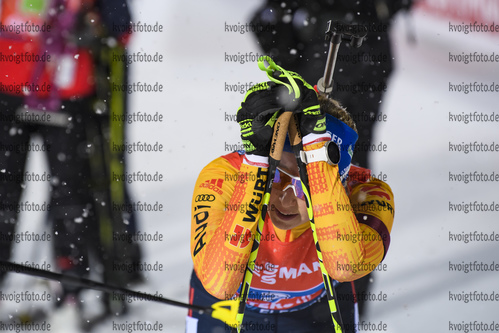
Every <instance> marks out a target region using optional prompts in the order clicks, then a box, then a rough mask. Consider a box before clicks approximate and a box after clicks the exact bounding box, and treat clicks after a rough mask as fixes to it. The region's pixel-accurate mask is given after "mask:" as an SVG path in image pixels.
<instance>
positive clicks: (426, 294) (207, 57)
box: [0, 0, 499, 333]
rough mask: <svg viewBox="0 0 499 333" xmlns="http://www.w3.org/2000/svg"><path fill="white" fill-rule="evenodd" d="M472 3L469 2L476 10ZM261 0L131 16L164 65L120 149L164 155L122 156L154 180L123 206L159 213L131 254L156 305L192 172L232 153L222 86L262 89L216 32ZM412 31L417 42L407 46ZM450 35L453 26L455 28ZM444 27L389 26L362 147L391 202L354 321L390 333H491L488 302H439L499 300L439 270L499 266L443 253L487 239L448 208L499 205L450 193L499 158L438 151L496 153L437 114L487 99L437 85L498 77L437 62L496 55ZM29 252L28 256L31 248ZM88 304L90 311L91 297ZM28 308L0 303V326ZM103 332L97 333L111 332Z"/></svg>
mask: <svg viewBox="0 0 499 333" xmlns="http://www.w3.org/2000/svg"><path fill="white" fill-rule="evenodd" d="M475 1H476V0H475ZM260 3H261V1H254V2H250V1H241V0H238V1H222V0H215V1H213V0H212V1H209V2H208V1H206V2H201V1H194V0H183V1H173V0H169V1H153V0H141V1H134V3H133V14H134V15H133V17H134V21H136V22H138V21H141V22H147V23H148V24H155V23H156V22H159V24H162V25H163V27H164V32H163V33H137V34H136V35H134V36H133V38H132V41H131V46H130V52H137V51H142V52H148V53H155V52H159V53H161V54H163V55H164V57H165V61H164V62H163V63H152V64H151V63H137V64H134V65H133V67H132V70H131V74H132V76H131V82H137V81H141V82H148V83H151V82H152V83H155V82H159V83H161V84H163V86H164V87H165V88H164V93H162V94H158V93H156V94H151V93H135V94H132V95H131V107H130V112H138V111H142V112H148V113H155V112H157V111H158V112H160V113H161V114H163V115H164V121H163V122H162V123H134V124H132V125H130V126H129V134H130V136H129V138H128V140H129V142H135V141H142V142H156V141H159V142H160V143H163V145H164V146H165V147H166V149H165V151H164V152H163V153H133V154H132V155H130V156H129V165H128V171H130V172H131V171H143V172H152V173H155V172H156V171H158V172H160V173H162V174H163V175H164V177H165V181H163V182H160V183H134V184H132V186H131V188H132V196H133V200H134V201H139V200H140V201H143V202H144V201H146V202H156V201H159V202H160V203H162V204H163V205H164V207H165V208H164V210H163V212H155V213H141V214H140V215H139V219H140V221H139V222H140V226H139V229H140V230H141V231H146V232H149V233H155V232H159V233H161V234H163V235H164V238H163V241H162V242H150V243H144V244H143V251H144V261H146V262H148V263H155V262H156V261H159V262H160V263H162V264H163V265H164V269H163V271H160V272H151V273H148V274H147V275H146V279H147V281H146V283H145V284H142V285H140V286H137V287H136V289H138V290H141V291H146V292H150V293H156V292H159V293H161V294H162V295H163V296H164V297H167V298H170V299H174V300H178V301H183V302H187V301H188V283H189V278H190V273H191V270H192V261H191V258H190V254H189V234H190V216H189V215H190V202H191V194H192V190H193V186H194V183H195V180H196V177H197V175H198V173H199V171H200V170H201V168H202V167H203V166H204V165H205V164H207V163H208V162H209V161H211V160H212V159H214V158H216V157H218V156H219V155H222V154H225V153H227V152H228V151H230V150H231V149H229V150H226V148H225V147H226V144H237V143H240V140H239V132H238V125H237V123H236V122H228V121H225V120H224V116H225V113H227V114H231V115H232V114H235V112H236V110H237V108H238V105H239V103H240V102H241V100H242V98H243V96H244V95H242V94H240V93H237V92H225V91H224V84H225V83H226V82H227V83H232V84H235V83H238V82H241V83H245V82H251V81H252V82H254V83H255V82H259V81H264V80H265V79H266V77H265V75H264V73H263V72H261V71H260V70H259V69H258V68H257V65H256V63H252V62H250V63H246V64H240V63H233V62H232V63H230V62H225V61H224V59H225V57H224V55H225V53H227V54H237V53H238V52H240V53H246V52H259V49H258V48H257V45H256V43H255V40H254V38H253V36H252V35H250V34H239V33H230V32H225V31H224V24H225V22H227V23H228V24H237V23H238V22H241V23H246V22H248V21H249V18H250V15H251V13H252V12H253V11H254V10H255V9H256V8H258V6H259V5H260ZM409 22H412V25H413V28H414V32H415V34H416V38H417V43H416V44H411V43H409V42H408V39H407V33H408V26H409V25H410V24H408V23H409ZM457 23H461V22H460V21H457ZM448 25H449V19H447V18H437V17H435V16H431V15H429V14H427V13H426V12H423V11H421V10H416V11H414V12H413V15H412V21H407V20H406V19H405V18H404V17H403V16H399V17H397V20H396V22H395V24H394V25H393V27H392V36H393V46H394V52H395V53H394V54H395V61H396V66H397V68H396V71H395V72H394V74H393V75H392V77H391V81H390V86H389V90H388V92H387V93H386V94H385V97H384V100H383V104H382V105H383V106H382V110H381V111H382V112H383V113H386V114H387V119H388V120H387V121H386V122H384V123H378V126H377V127H376V134H375V138H374V142H383V143H386V144H387V147H388V151H387V152H380V153H376V154H373V155H372V164H373V170H374V171H375V172H377V173H379V172H383V173H384V174H386V175H387V182H388V184H389V185H390V186H391V187H392V190H393V192H394V194H395V200H396V215H395V224H394V227H393V230H392V242H391V245H390V250H389V253H388V255H387V257H386V259H385V263H386V264H387V270H386V272H378V273H376V274H375V276H374V284H373V288H372V292H373V293H379V292H383V293H385V294H386V295H387V301H386V302H370V303H369V308H368V315H367V317H366V318H365V320H366V321H369V322H372V323H376V324H378V323H379V322H380V321H382V322H383V323H386V327H387V332H390V333H398V332H403V333H416V332H423V331H424V332H447V331H449V330H450V329H449V322H451V323H453V324H459V323H463V322H464V323H468V322H470V321H475V320H477V321H479V322H480V321H481V322H485V323H491V322H492V321H496V323H499V316H498V315H499V302H498V301H492V302H491V301H489V302H468V303H464V302H463V301H460V302H458V301H450V300H449V293H450V292H451V293H456V294H459V293H463V292H465V293H468V292H470V291H471V292H473V291H478V292H484V293H489V294H490V293H492V292H496V293H499V288H498V286H499V285H498V282H497V281H498V272H470V273H467V274H466V273H464V272H452V271H449V262H451V263H453V264H460V263H462V262H463V261H464V262H470V261H475V260H476V261H478V262H483V263H487V264H490V263H492V262H495V263H499V244H498V243H497V242H470V243H467V244H465V243H463V242H451V241H449V232H452V233H458V234H460V233H462V232H469V231H478V232H484V233H489V234H490V233H491V232H493V231H496V232H499V228H497V223H498V216H499V214H498V212H480V213H479V212H470V213H468V214H465V213H463V212H450V211H449V202H452V203H461V202H463V201H464V202H469V201H479V202H480V201H481V202H484V203H492V202H495V203H499V195H498V194H497V193H498V192H497V183H496V182H488V183H483V182H480V183H469V184H464V183H462V182H449V172H452V173H461V172H470V171H479V172H485V173H491V172H492V171H496V172H499V168H498V166H499V152H496V153H490V152H486V153H484V152H481V153H477V152H472V153H469V154H464V153H463V152H449V142H452V143H462V142H463V141H464V142H470V141H472V142H473V141H478V142H484V143H492V142H495V143H499V134H498V133H499V131H498V130H497V129H498V125H497V123H469V124H464V123H457V122H449V115H448V114H449V112H452V113H453V114H460V113H461V112H463V111H464V112H470V111H478V112H483V113H486V114H491V113H492V112H495V113H496V114H497V113H499V108H498V106H497V105H498V103H497V102H498V101H499V94H498V93H490V92H489V93H478V92H474V93H469V94H464V93H457V92H449V82H453V83H461V82H462V81H464V82H469V81H471V82H474V81H478V82H484V83H489V84H490V83H492V82H496V83H499V75H498V74H499V64H497V63H488V64H477V63H474V64H468V65H465V64H463V63H450V62H449V61H448V53H449V52H453V53H461V52H463V51H464V52H474V51H478V52H487V53H488V54H490V53H491V52H494V51H495V52H496V54H497V53H499V37H498V34H484V33H473V34H468V35H465V34H463V33H451V32H449V28H448ZM28 167H29V168H30V169H31V170H37V172H43V170H44V168H45V160H44V157H43V155H41V154H34V155H33V156H32V157H31V158H30V160H29V166H28ZM47 191H48V188H47V186H46V184H44V183H29V184H28V187H27V189H26V193H25V198H26V200H30V201H35V202H43V201H46V200H48V197H47V195H46V193H47ZM43 218H44V216H43V214H23V215H22V219H21V221H22V222H21V226H20V230H34V231H38V232H40V230H43V229H42V221H43ZM26 244H27V245H26V246H22V245H23V244H22V243H21V244H19V245H18V246H17V247H16V250H17V251H16V253H15V258H14V260H16V261H26V260H30V261H35V262H44V261H46V262H50V253H49V250H48V246H45V244H41V243H26ZM34 247H35V248H34ZM34 281H36V280H35V279H32V278H28V277H24V276H20V275H15V276H13V275H10V277H9V279H8V281H7V285H6V287H5V291H7V290H19V289H20V290H31V288H45V286H44V285H42V284H40V283H39V282H37V283H36V284H34ZM92 295H93V294H92V293H88V294H87V304H88V307H90V308H91V307H92V304H95V303H96V301H95V295H93V296H92ZM27 306H30V304H10V303H8V302H1V303H0V314H1V315H2V317H4V316H6V315H8V314H10V313H13V311H16V310H18V311H20V309H23V308H25V307H27ZM130 309H131V313H130V315H129V316H127V317H125V318H123V319H122V320H120V321H118V320H116V319H115V322H121V323H122V322H125V321H128V322H132V321H137V320H141V321H149V322H152V323H154V322H156V321H158V322H160V323H162V324H163V331H164V332H183V331H184V318H185V315H186V310H183V309H179V308H175V307H173V306H167V305H162V304H159V303H146V302H133V303H132V304H131V306H130ZM72 312H74V307H73V308H72V307H71V306H66V307H65V308H64V309H62V310H60V311H59V312H58V313H56V314H55V315H54V318H52V323H53V329H52V330H51V331H52V332H79V330H78V327H77V325H76V323H75V322H74V321H73V320H72V319H71V318H72V316H73V315H74V314H72ZM111 330H112V321H111V320H109V321H107V322H104V323H103V324H101V325H100V326H99V327H97V328H96V329H95V330H94V331H95V332H109V331H111Z"/></svg>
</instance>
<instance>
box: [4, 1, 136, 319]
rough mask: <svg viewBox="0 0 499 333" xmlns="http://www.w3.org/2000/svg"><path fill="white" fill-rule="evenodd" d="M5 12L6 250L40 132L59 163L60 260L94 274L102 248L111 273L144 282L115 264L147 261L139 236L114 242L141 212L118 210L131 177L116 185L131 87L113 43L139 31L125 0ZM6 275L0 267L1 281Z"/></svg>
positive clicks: (74, 292) (52, 160)
mask: <svg viewBox="0 0 499 333" xmlns="http://www.w3.org/2000/svg"><path fill="white" fill-rule="evenodd" d="M0 18H1V22H2V25H3V26H4V30H2V31H1V33H0V54H1V56H2V61H0V73H2V75H0V114H1V117H0V143H1V147H0V148H1V149H0V166H1V169H2V170H1V173H0V233H1V235H2V237H0V259H1V260H9V259H10V258H11V255H12V249H13V248H12V246H13V242H12V239H11V238H9V236H12V235H13V234H14V233H15V232H16V226H17V224H18V218H19V213H20V212H21V211H26V210H28V209H26V207H23V206H22V205H23V203H21V202H20V200H21V196H22V192H23V188H24V187H25V186H24V184H25V181H26V180H25V179H24V178H25V172H26V168H25V166H26V160H27V158H29V151H30V150H33V149H32V148H30V147H33V143H31V144H30V140H32V138H33V137H34V136H39V137H41V141H42V143H41V145H39V149H36V150H42V151H44V152H45V153H46V156H47V159H48V165H49V170H50V171H49V172H50V186H51V190H50V203H49V205H47V206H46V207H48V208H47V209H46V210H47V211H48V212H47V213H48V218H49V220H50V221H51V222H52V230H53V235H52V236H53V237H52V239H51V246H52V248H53V252H54V255H55V265H56V268H57V269H58V270H59V271H61V272H62V273H65V274H71V275H77V276H80V277H88V276H89V274H90V273H91V272H94V273H95V272H96V271H99V270H96V269H95V265H90V264H91V262H90V261H89V254H90V252H91V251H94V254H95V255H96V257H97V260H98V264H100V265H102V266H104V269H103V270H104V273H103V279H104V281H108V282H109V281H112V282H114V283H115V284H118V285H122V286H126V284H127V283H130V282H133V281H139V280H140V276H139V275H138V274H135V275H133V276H131V275H130V274H126V273H125V272H114V273H113V272H112V271H111V267H110V265H111V264H112V263H113V262H116V261H118V262H126V261H139V260H140V249H139V248H138V244H137V243H135V242H133V244H130V243H129V242H126V241H125V242H113V238H112V236H113V235H112V234H111V233H133V232H134V231H135V229H136V226H135V223H136V222H135V216H134V214H131V212H126V211H120V212H115V211H113V210H112V206H113V205H112V202H116V201H117V202H118V203H124V202H129V201H130V199H129V197H128V193H127V191H126V188H125V187H124V185H120V186H121V187H120V188H118V189H116V185H115V184H112V183H111V179H110V173H111V171H110V168H111V167H112V165H110V164H112V162H113V161H114V165H121V170H124V158H123V152H117V153H111V152H110V149H109V142H108V140H110V139H109V137H110V136H111V135H113V138H116V137H118V138H121V140H123V136H124V122H121V123H119V124H117V125H116V124H114V125H115V126H114V130H113V129H112V128H113V124H112V123H111V122H110V115H111V113H112V112H119V113H125V111H126V110H125V109H126V95H124V94H122V95H116V94H114V95H113V93H114V92H113V91H112V89H111V88H110V86H111V83H112V82H114V81H113V78H110V76H111V73H112V70H113V69H112V68H113V64H112V52H124V51H123V48H124V47H125V46H126V44H127V42H128V40H129V37H130V33H129V32H128V31H127V29H126V27H127V26H128V25H130V22H131V17H130V13H129V9H128V6H127V4H126V1H125V0H106V1H98V0H96V1H93V0H37V1H35V0H15V1H14V0H13V1H1V13H0ZM115 65H116V64H115ZM126 67H127V66H126V63H125V62H122V66H121V69H120V70H121V71H122V73H121V77H122V82H115V83H118V84H122V83H126V75H127V68H126ZM114 68H115V70H116V68H117V67H116V66H115V67H114ZM115 77H116V75H115ZM113 98H114V99H116V98H119V99H122V101H121V103H118V104H117V105H119V106H120V107H119V110H113V109H112V106H111V100H112V99H113ZM113 131H114V132H113ZM109 161H111V163H110V162H109ZM122 184H123V183H122ZM112 185H115V186H114V188H112ZM125 220H126V221H125ZM124 222H126V223H124ZM103 224H107V226H103ZM103 230H107V232H103ZM32 244H33V246H36V244H34V243H32ZM4 277H5V273H0V281H3V280H4ZM80 291H81V290H80V289H79V288H75V287H73V286H69V285H66V284H63V290H62V291H61V294H60V295H58V299H59V301H58V304H57V305H61V304H63V303H64V301H65V300H66V299H68V298H70V299H74V298H78V294H79V292H80ZM108 298H109V297H108ZM104 299H105V298H104ZM106 306H108V307H109V306H110V305H109V302H107V303H106ZM108 310H109V309H108Z"/></svg>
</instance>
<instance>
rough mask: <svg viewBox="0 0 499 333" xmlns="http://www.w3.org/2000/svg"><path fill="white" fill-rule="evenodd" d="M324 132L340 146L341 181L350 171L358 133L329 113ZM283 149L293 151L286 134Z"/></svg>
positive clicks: (339, 167)
mask: <svg viewBox="0 0 499 333" xmlns="http://www.w3.org/2000/svg"><path fill="white" fill-rule="evenodd" d="M326 132H327V133H329V134H330V135H331V141H333V142H335V143H336V144H337V145H338V147H340V161H339V163H338V169H339V172H340V177H341V181H343V180H345V178H346V176H347V175H348V172H349V171H350V163H351V162H352V156H353V150H354V148H355V143H356V142H357V139H358V138H359V135H358V134H357V133H355V131H354V130H353V129H351V128H350V127H349V126H348V125H347V124H345V123H344V122H342V121H341V120H339V119H337V118H335V117H333V116H331V115H330V114H326ZM284 151H287V152H290V153H292V152H293V149H291V143H290V142H289V137H288V136H286V142H285V143H284Z"/></svg>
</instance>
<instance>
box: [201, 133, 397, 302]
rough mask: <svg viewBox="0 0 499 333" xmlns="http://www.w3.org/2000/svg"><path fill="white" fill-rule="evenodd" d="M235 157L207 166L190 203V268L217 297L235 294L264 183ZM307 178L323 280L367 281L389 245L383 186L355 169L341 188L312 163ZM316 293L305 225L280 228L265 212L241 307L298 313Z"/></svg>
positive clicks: (329, 172) (388, 195) (390, 205)
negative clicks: (327, 277) (324, 272)
mask: <svg viewBox="0 0 499 333" xmlns="http://www.w3.org/2000/svg"><path fill="white" fill-rule="evenodd" d="M322 144H324V143H322ZM318 145H321V144H315V145H312V146H310V147H306V148H305V149H317V146H318ZM243 158H244V154H243V153H242V152H233V153H230V154H227V155H225V156H222V157H219V158H217V159H215V160H214V161H212V162H211V163H209V164H208V165H207V166H206V167H205V168H203V170H202V171H201V173H200V175H199V177H198V179H197V182H196V185H195V189H194V194H193V198H192V211H191V216H192V221H191V256H192V259H193V262H194V270H195V273H196V275H197V277H198V278H199V279H200V281H201V282H202V284H203V286H204V288H205V289H206V290H207V291H208V292H209V293H210V294H211V295H213V296H214V297H217V298H218V299H229V298H232V297H233V296H234V295H236V294H237V292H238V288H239V287H240V284H241V282H242V280H243V277H244V270H245V267H246V264H247V262H248V259H249V256H250V252H251V248H252V244H253V241H254V235H255V233H256V226H257V223H258V217H259V214H260V209H261V205H262V199H263V192H264V188H265V183H266V173H267V169H266V168H262V167H256V166H252V165H248V164H245V163H242V161H243ZM307 172H308V176H309V183H310V193H311V197H312V204H313V213H314V219H315V223H316V230H317V235H318V240H319V244H320V247H321V250H322V255H323V259H324V264H325V267H326V269H327V271H328V273H329V275H330V276H331V277H332V278H333V279H334V280H337V281H339V282H345V281H353V280H355V279H358V278H360V277H362V276H365V275H367V274H368V273H369V272H371V271H373V270H374V269H375V268H376V267H377V265H378V264H379V263H380V262H381V260H382V259H383V258H384V256H385V255H386V252H387V250H388V246H389V243H390V232H391V229H392V224H393V218H394V200H393V194H392V191H391V189H390V187H389V186H388V185H387V184H386V183H384V182H382V181H380V180H378V179H376V178H373V177H372V176H371V173H370V171H369V170H367V169H363V168H359V167H355V166H352V167H351V169H350V172H349V178H348V183H347V186H346V187H344V186H343V185H342V183H341V181H340V180H339V176H338V167H337V166H332V165H329V164H327V163H326V162H313V163H309V164H308V165H307ZM323 293H324V285H323V280H322V276H321V272H320V267H319V261H318V258H317V253H316V248H315V245H314V240H313V235H312V230H311V228H310V224H308V223H305V224H302V225H301V226H298V227H296V228H294V229H291V230H280V229H278V228H276V227H275V226H274V225H273V224H272V223H271V220H270V218H269V216H268V214H267V217H266V220H265V226H264V228H263V231H262V238H261V243H260V247H259V250H258V256H257V259H256V262H255V267H254V275H253V280H252V283H251V289H250V292H249V296H248V301H247V306H248V307H249V308H253V309H256V310H259V311H261V312H265V311H271V310H276V311H289V310H298V309H300V308H303V307H306V306H308V305H311V304H312V303H314V301H316V300H317V299H318V298H319V297H320V296H321V295H323Z"/></svg>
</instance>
